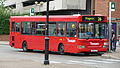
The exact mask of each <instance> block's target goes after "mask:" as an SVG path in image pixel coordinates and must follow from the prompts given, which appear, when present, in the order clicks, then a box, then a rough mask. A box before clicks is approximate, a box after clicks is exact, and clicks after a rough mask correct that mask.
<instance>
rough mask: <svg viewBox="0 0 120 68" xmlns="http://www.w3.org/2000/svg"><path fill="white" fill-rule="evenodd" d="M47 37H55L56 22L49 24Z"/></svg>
mask: <svg viewBox="0 0 120 68" xmlns="http://www.w3.org/2000/svg"><path fill="white" fill-rule="evenodd" d="M49 35H50V36H56V22H50V23H49Z"/></svg>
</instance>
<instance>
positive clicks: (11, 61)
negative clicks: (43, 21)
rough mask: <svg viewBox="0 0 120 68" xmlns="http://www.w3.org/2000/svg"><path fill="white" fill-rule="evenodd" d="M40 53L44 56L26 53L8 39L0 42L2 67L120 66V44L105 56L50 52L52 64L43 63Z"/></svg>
mask: <svg viewBox="0 0 120 68" xmlns="http://www.w3.org/2000/svg"><path fill="white" fill-rule="evenodd" d="M3 45H6V46H3ZM10 51H11V52H10ZM10 53H11V54H10ZM7 55H8V56H7ZM40 55H41V56H44V54H42V53H41V54H39V53H37V54H36V53H26V52H22V51H21V50H17V49H14V48H11V47H10V46H9V45H8V41H1V42H0V68H61V67H63V68H114V66H113V64H115V66H116V68H119V66H120V64H119V63H120V60H119V59H120V46H118V47H117V51H116V52H113V53H105V54H104V55H103V56H102V57H103V58H99V57H100V56H98V58H96V56H91V57H90V56H88V57H84V56H83V57H81V56H66V55H65V56H61V55H54V54H50V57H51V58H50V65H43V57H42V58H41V57H40ZM58 58H59V59H58ZM38 59H39V60H38ZM41 60H42V62H41Z"/></svg>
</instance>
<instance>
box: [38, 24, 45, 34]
mask: <svg viewBox="0 0 120 68" xmlns="http://www.w3.org/2000/svg"><path fill="white" fill-rule="evenodd" d="M36 34H37V35H45V22H37V23H36Z"/></svg>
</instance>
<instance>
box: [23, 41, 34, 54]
mask: <svg viewBox="0 0 120 68" xmlns="http://www.w3.org/2000/svg"><path fill="white" fill-rule="evenodd" d="M22 49H23V51H24V52H31V51H33V50H32V49H28V45H27V43H26V42H23V45H22Z"/></svg>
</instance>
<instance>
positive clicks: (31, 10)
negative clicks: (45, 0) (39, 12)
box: [30, 8, 35, 16]
mask: <svg viewBox="0 0 120 68" xmlns="http://www.w3.org/2000/svg"><path fill="white" fill-rule="evenodd" d="M34 12H35V10H34V8H31V9H30V16H33V15H34Z"/></svg>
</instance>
